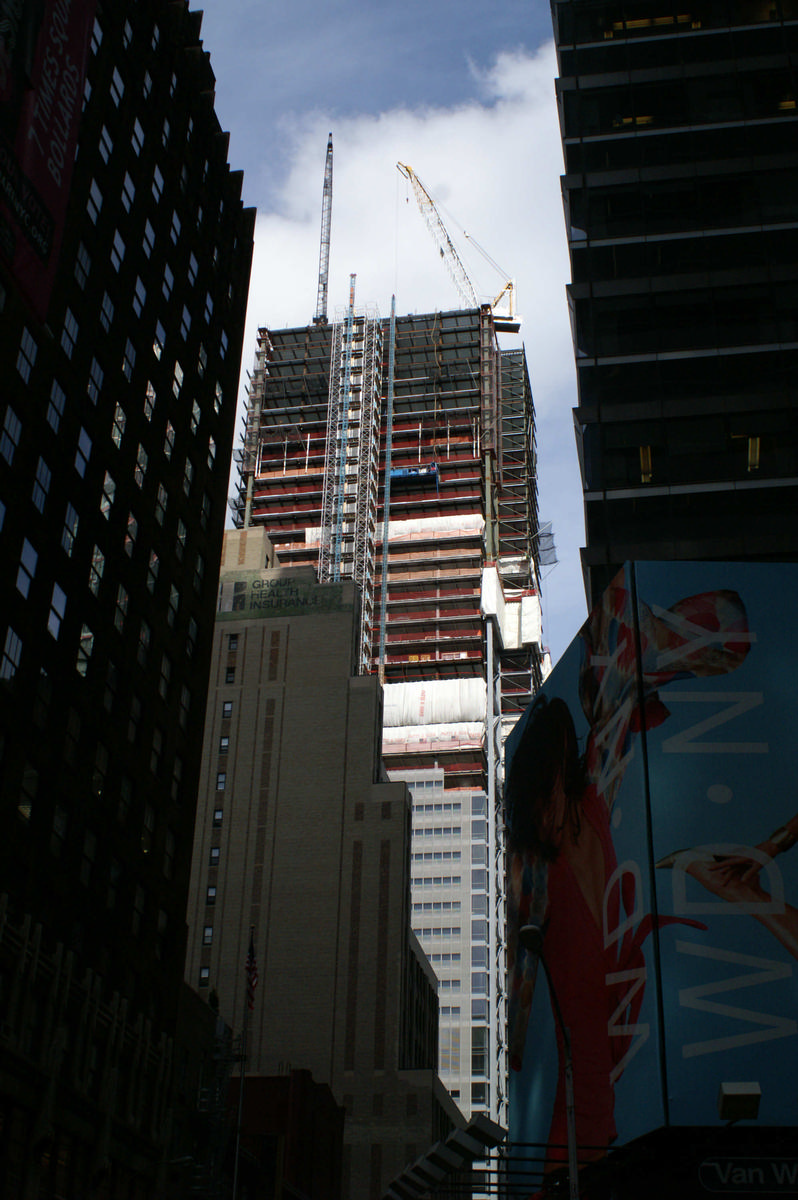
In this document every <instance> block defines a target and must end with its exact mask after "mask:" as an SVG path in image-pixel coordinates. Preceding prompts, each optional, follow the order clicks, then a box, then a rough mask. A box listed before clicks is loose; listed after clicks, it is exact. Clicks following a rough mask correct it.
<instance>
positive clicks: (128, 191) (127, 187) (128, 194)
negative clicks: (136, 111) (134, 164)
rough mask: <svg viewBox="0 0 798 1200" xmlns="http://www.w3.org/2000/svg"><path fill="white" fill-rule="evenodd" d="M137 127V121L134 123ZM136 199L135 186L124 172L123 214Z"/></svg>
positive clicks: (128, 210)
mask: <svg viewBox="0 0 798 1200" xmlns="http://www.w3.org/2000/svg"><path fill="white" fill-rule="evenodd" d="M136 124H137V125H138V121H137V122H136ZM135 198H136V185H135V184H134V182H133V180H132V179H131V178H130V175H129V174H128V172H127V171H125V178H124V181H123V183H122V207H123V208H124V210H125V212H130V210H131V208H132V207H133V201H134V199H135Z"/></svg>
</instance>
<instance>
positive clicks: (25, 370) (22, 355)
mask: <svg viewBox="0 0 798 1200" xmlns="http://www.w3.org/2000/svg"><path fill="white" fill-rule="evenodd" d="M37 349H38V347H37V345H36V343H35V341H34V340H33V335H32V334H31V332H30V330H29V329H28V327H27V326H25V327H24V328H23V330H22V338H21V340H20V345H19V353H18V355H17V370H18V371H19V373H20V375H21V376H22V378H23V380H24V381H25V383H28V382H29V380H30V373H31V371H32V370H33V364H34V363H35V362H36V351H37Z"/></svg>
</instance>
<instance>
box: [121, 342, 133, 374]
mask: <svg viewBox="0 0 798 1200" xmlns="http://www.w3.org/2000/svg"><path fill="white" fill-rule="evenodd" d="M135 365H136V348H135V346H134V345H133V343H132V342H131V340H130V338H128V339H127V342H126V343H125V354H124V358H123V359H122V374H123V375H124V377H125V379H130V378H131V377H132V375H133V367H134V366H135Z"/></svg>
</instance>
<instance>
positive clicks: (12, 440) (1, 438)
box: [0, 404, 22, 467]
mask: <svg viewBox="0 0 798 1200" xmlns="http://www.w3.org/2000/svg"><path fill="white" fill-rule="evenodd" d="M21 433H22V423H21V421H20V419H19V417H18V416H17V414H16V413H15V412H14V410H13V408H12V407H11V405H10V404H9V406H8V408H7V409H6V416H5V420H4V421H3V432H2V434H0V454H2V456H3V458H4V459H5V460H6V462H7V463H8V465H9V467H10V466H12V465H13V463H14V455H15V453H16V450H17V446H18V445H19V438H20V434H21Z"/></svg>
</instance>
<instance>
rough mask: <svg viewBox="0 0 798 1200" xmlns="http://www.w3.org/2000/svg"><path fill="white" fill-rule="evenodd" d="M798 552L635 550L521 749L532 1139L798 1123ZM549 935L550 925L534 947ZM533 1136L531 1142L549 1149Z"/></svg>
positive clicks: (517, 853)
mask: <svg viewBox="0 0 798 1200" xmlns="http://www.w3.org/2000/svg"><path fill="white" fill-rule="evenodd" d="M796 587H798V566H795V565H791V564H718V563H639V564H631V565H629V564H627V566H626V567H625V568H624V569H623V570H622V571H621V572H620V573H619V575H618V576H617V577H616V579H615V581H614V582H613V584H612V585H611V586H610V587H609V588H608V589H607V591H606V592H605V594H604V597H603V599H602V602H601V604H600V605H599V606H598V607H597V608H596V609H595V610H594V611H593V612H592V613H591V615H590V617H589V618H588V620H587V622H586V623H585V625H584V626H583V628H582V630H581V631H580V633H579V636H578V637H577V638H576V639H575V640H574V642H573V643H572V644H571V646H570V647H569V649H568V650H567V652H566V654H565V655H564V656H563V659H562V660H561V662H560V663H559V664H558V665H557V667H556V668H555V670H554V671H553V672H552V674H551V675H550V676H549V678H548V680H547V681H546V684H545V685H544V687H543V689H542V691H541V693H540V694H539V696H538V697H537V698H536V699H535V701H534V702H533V704H532V705H531V706H530V708H529V709H528V710H527V712H526V713H525V714H524V715H523V717H522V718H521V720H520V721H519V723H518V726H517V727H516V729H515V730H514V731H513V733H512V735H511V737H510V739H508V743H507V764H506V783H505V815H506V821H507V827H508V840H509V853H508V884H507V887H508V955H509V976H510V977H509V989H510V1014H509V1043H510V1054H511V1067H512V1069H511V1078H510V1137H511V1141H512V1142H513V1143H514V1144H516V1145H517V1146H519V1147H520V1146H522V1145H523V1146H526V1147H529V1145H530V1144H539V1145H541V1146H542V1147H546V1149H541V1150H540V1151H539V1154H540V1156H541V1159H542V1158H543V1156H544V1155H545V1158H546V1167H545V1168H544V1167H543V1165H542V1163H541V1164H540V1168H541V1169H552V1168H554V1167H558V1166H562V1165H563V1164H564V1163H565V1162H566V1161H567V1154H566V1149H565V1147H566V1144H567V1123H566V1112H565V1061H564V1060H565V1044H564V1039H563V1035H562V1031H561V1029H559V1028H558V1022H557V1021H556V1020H555V1014H554V1008H553V1005H552V1000H551V996H550V994H549V990H548V985H547V978H546V974H545V972H544V971H543V970H542V969H541V967H540V962H539V960H538V958H536V956H535V954H534V953H533V952H532V951H531V950H529V949H526V948H525V946H524V945H523V943H522V940H521V939H520V938H519V930H520V929H521V928H522V927H524V926H538V927H539V928H540V930H541V932H542V946H543V954H544V956H545V960H546V966H547V968H548V976H549V977H550V979H551V981H552V984H553V988H554V990H555V991H556V993H557V998H558V1001H559V1005H560V1009H561V1012H562V1020H563V1024H564V1025H565V1026H566V1027H567V1028H568V1029H569V1031H570V1039H571V1049H572V1059H573V1073H574V1092H575V1115H576V1135H577V1141H578V1143H579V1146H580V1159H581V1160H587V1159H590V1158H598V1157H600V1156H601V1155H602V1154H604V1153H606V1151H607V1149H608V1148H609V1147H611V1146H618V1145H622V1144H624V1143H625V1142H627V1141H630V1140H632V1139H634V1138H637V1137H640V1136H642V1135H643V1134H646V1133H649V1132H650V1131H652V1130H654V1129H657V1128H659V1127H661V1126H664V1125H679V1126H686V1125H706V1126H713V1125H716V1126H717V1125H719V1124H720V1123H721V1119H720V1117H719V1114H718V1094H719V1091H720V1087H721V1085H722V1084H729V1083H731V1084H735V1083H746V1084H757V1085H758V1086H759V1088H760V1090H761V1102H760V1107H759V1117H758V1119H759V1123H760V1124H763V1125H794V1124H796V1123H798V1091H796V1088H795V1083H794V1080H795V1068H796V1060H797V1058H798V980H797V978H796V971H797V970H798V789H796V787H795V779H796V776H798V748H797V747H796V739H795V736H794V733H793V730H792V719H791V718H792V714H793V712H794V710H795V701H794V693H795V678H796V666H797V665H798V663H797V662H796V660H797V659H798V654H797V653H796V651H795V649H794V645H795V641H794V633H793V626H794V608H795V605H794V596H795V594H796ZM524 940H525V941H527V942H528V941H529V938H528V935H527V936H525V938H524ZM529 1155H530V1151H529V1149H526V1150H525V1151H524V1154H523V1156H524V1157H527V1158H528V1157H529Z"/></svg>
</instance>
